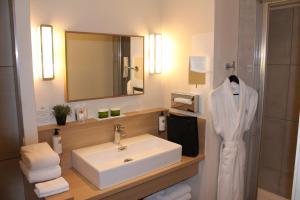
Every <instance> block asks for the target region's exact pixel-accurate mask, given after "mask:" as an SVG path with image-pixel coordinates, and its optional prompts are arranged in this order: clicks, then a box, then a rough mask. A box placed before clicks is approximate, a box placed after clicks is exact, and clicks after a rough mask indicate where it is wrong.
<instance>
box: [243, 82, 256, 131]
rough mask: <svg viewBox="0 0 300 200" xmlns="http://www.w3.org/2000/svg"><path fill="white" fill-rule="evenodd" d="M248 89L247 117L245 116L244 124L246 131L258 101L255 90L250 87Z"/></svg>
mask: <svg viewBox="0 0 300 200" xmlns="http://www.w3.org/2000/svg"><path fill="white" fill-rule="evenodd" d="M248 89H249V97H248V100H249V103H248V108H247V112H248V113H247V118H246V124H245V131H248V130H249V129H250V127H251V124H252V121H253V119H254V116H255V113H256V109H257V102H258V94H257V92H256V91H255V90H254V89H252V88H250V87H249V88H248Z"/></svg>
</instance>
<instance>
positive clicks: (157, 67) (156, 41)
mask: <svg viewBox="0 0 300 200" xmlns="http://www.w3.org/2000/svg"><path fill="white" fill-rule="evenodd" d="M149 72H150V74H160V73H161V72H162V34H160V33H154V34H150V35H149Z"/></svg>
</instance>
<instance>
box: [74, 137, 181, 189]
mask: <svg viewBox="0 0 300 200" xmlns="http://www.w3.org/2000/svg"><path fill="white" fill-rule="evenodd" d="M121 144H122V145H123V146H126V147H127V148H126V149H125V150H123V151H119V149H118V147H119V146H117V145H115V144H113V143H112V142H109V143H105V144H100V145H95V146H91V147H85V148H81V149H77V150H73V151H72V163H73V167H74V168H75V169H76V170H77V171H78V172H79V173H81V174H82V175H83V176H85V177H86V178H87V179H88V180H89V181H90V182H91V183H93V184H94V185H96V186H97V187H98V188H100V189H105V188H107V187H111V186H114V185H116V184H119V183H122V182H124V181H127V180H129V179H132V178H135V177H138V176H141V175H144V174H146V173H148V172H151V171H153V170H156V169H159V168H161V167H166V166H169V165H171V164H174V163H176V162H179V161H180V159H181V151H182V148H181V146H180V145H178V144H175V143H173V142H169V141H167V140H164V139H161V138H158V137H155V136H152V135H149V134H145V135H141V136H136V137H132V138H128V139H123V140H122V141H121Z"/></svg>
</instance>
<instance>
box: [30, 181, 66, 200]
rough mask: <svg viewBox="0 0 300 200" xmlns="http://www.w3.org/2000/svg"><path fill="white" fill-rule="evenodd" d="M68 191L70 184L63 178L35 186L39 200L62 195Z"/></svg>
mask: <svg viewBox="0 0 300 200" xmlns="http://www.w3.org/2000/svg"><path fill="white" fill-rule="evenodd" d="M68 190H69V183H68V182H67V181H66V180H65V179H64V178H63V177H59V178H57V179H55V180H52V181H47V182H44V183H37V184H35V189H34V192H35V193H36V194H37V196H38V197H39V198H41V197H47V196H51V195H54V194H58V193H62V192H65V191H68Z"/></svg>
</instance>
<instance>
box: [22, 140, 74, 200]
mask: <svg viewBox="0 0 300 200" xmlns="http://www.w3.org/2000/svg"><path fill="white" fill-rule="evenodd" d="M20 153H21V158H22V160H21V161H20V168H21V170H22V172H23V174H24V175H25V176H26V178H27V180H28V181H29V183H38V184H36V185H35V187H36V188H35V193H36V194H37V195H38V197H46V196H50V195H53V194H57V193H61V192H64V191H67V190H69V184H68V183H67V182H66V181H65V179H64V178H62V177H60V176H61V167H60V166H59V162H60V158H59V156H58V154H57V153H56V152H54V151H53V150H52V148H51V147H50V146H49V144H48V143H46V142H43V143H38V144H32V145H27V146H22V147H21V152H20ZM59 177H60V178H59ZM53 179H54V180H53ZM49 180H51V181H49ZM43 181H47V182H44V183H40V182H43Z"/></svg>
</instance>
